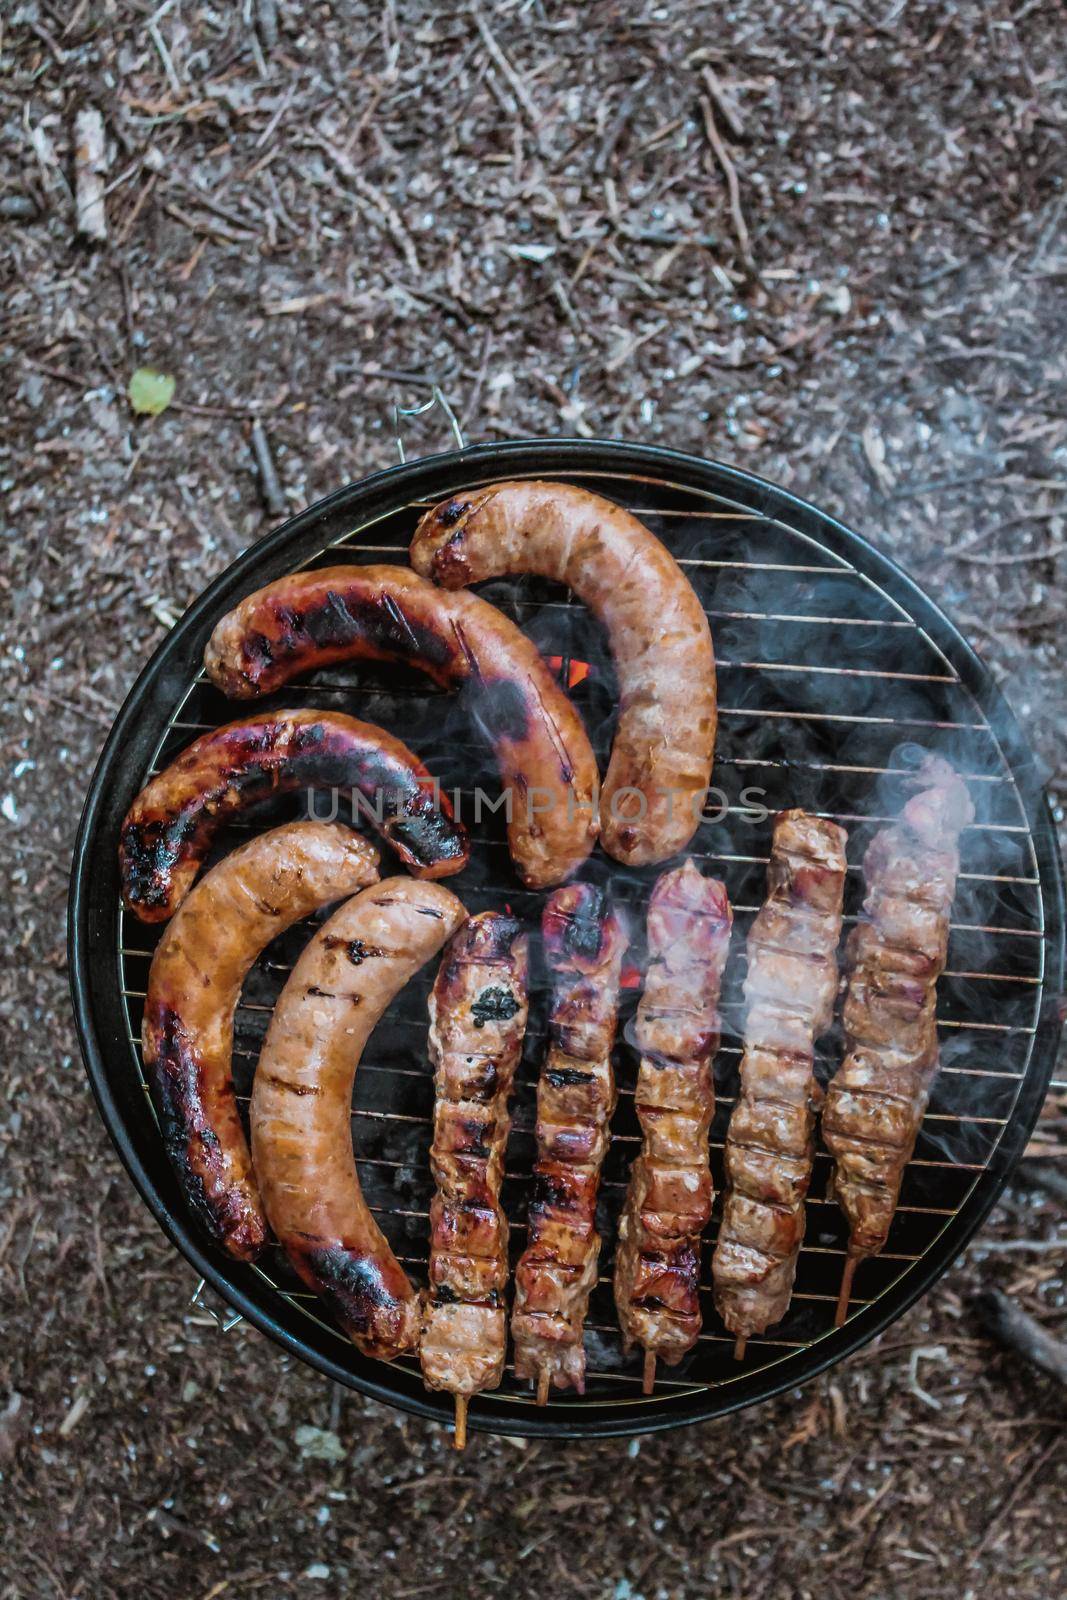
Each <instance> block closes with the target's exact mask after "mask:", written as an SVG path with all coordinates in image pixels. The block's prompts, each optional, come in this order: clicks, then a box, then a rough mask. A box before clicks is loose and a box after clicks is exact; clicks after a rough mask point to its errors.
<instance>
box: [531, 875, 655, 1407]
mask: <svg viewBox="0 0 1067 1600" xmlns="http://www.w3.org/2000/svg"><path fill="white" fill-rule="evenodd" d="M542 933H543V937H544V949H545V960H546V963H547V965H548V969H549V972H550V974H551V978H552V985H553V992H552V1005H551V1012H550V1017H549V1048H548V1052H547V1055H546V1057H545V1061H544V1065H543V1067H542V1069H541V1077H540V1081H539V1083H538V1088H537V1162H536V1164H535V1166H534V1185H533V1194H532V1197H531V1200H530V1210H529V1221H528V1233H527V1243H526V1249H525V1250H524V1251H523V1253H522V1256H521V1258H520V1260H519V1264H518V1266H517V1268H516V1269H515V1309H514V1311H513V1313H512V1319H511V1332H512V1338H513V1339H514V1341H515V1372H516V1375H517V1376H518V1377H520V1378H531V1379H533V1380H534V1381H535V1382H536V1384H537V1400H538V1404H540V1405H543V1404H544V1402H545V1401H546V1400H547V1398H548V1392H549V1388H550V1386H552V1385H555V1387H556V1388H558V1389H566V1388H574V1389H577V1391H578V1393H579V1394H582V1393H584V1390H585V1350H584V1347H583V1344H582V1329H583V1324H584V1322H585V1314H586V1310H587V1308H588V1305H589V1295H590V1293H591V1291H592V1288H593V1285H594V1284H595V1283H596V1279H597V1261H598V1259H599V1256H600V1236H599V1234H598V1233H597V1231H596V1199H597V1190H598V1188H599V1185H600V1167H601V1163H602V1161H603V1159H604V1155H605V1153H606V1151H607V1148H608V1141H609V1137H610V1136H609V1132H608V1124H609V1122H610V1120H611V1114H612V1112H613V1110H614V1109H615V1079H614V1074H613V1072H612V1068H611V1048H612V1044H613V1042H614V1038H615V1025H616V1017H617V1008H618V989H619V973H620V969H621V966H622V957H623V953H624V951H625V949H626V944H627V939H626V933H625V930H624V928H623V924H622V922H621V920H620V919H619V917H618V916H617V914H616V913H615V912H614V911H611V910H609V909H608V907H607V906H606V904H605V900H604V896H603V893H602V891H601V890H599V889H597V888H595V887H594V886H593V885H592V884H589V883H574V884H566V885H564V887H563V888H561V889H557V890H556V891H555V892H554V893H553V894H552V895H551V896H550V898H549V900H548V903H547V905H546V906H545V911H544V916H543V919H542Z"/></svg>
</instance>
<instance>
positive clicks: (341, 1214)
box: [252, 878, 467, 1361]
mask: <svg viewBox="0 0 1067 1600" xmlns="http://www.w3.org/2000/svg"><path fill="white" fill-rule="evenodd" d="M466 915H467V913H466V911H465V910H464V908H463V906H462V905H461V904H460V902H459V901H458V900H457V899H456V897H455V895H453V894H450V893H449V892H448V890H447V889H444V888H442V887H441V885H440V884H436V883H416V882H414V881H413V880H412V879H411V878H388V879H386V880H385V881H383V882H382V883H379V884H377V885H375V887H374V888H372V889H365V890H364V891H363V893H362V894H358V895H356V897H355V899H354V900H349V901H347V902H346V903H345V904H344V905H343V906H342V907H341V909H340V910H339V911H335V912H334V914H333V916H332V917H331V918H330V920H329V921H328V922H326V923H325V924H324V925H323V926H322V928H320V930H319V931H318V933H316V935H315V937H314V938H313V939H312V940H311V942H310V943H309V944H308V946H307V948H306V949H305V951H304V953H303V955H302V956H301V957H300V960H299V961H298V962H297V964H296V966H295V967H294V968H293V970H292V973H291V974H290V977H289V981H288V983H287V984H286V985H285V988H284V989H283V990H282V993H281V995H280V997H279V999H278V1003H277V1005H276V1007H275V1010H274V1016H273V1018H272V1019H271V1024H270V1028H269V1029H268V1032H267V1037H266V1040H265V1042H264V1045H263V1051H262V1054H261V1055H260V1059H259V1067H258V1070H257V1072H256V1081H255V1088H254V1089H253V1092H252V1159H253V1162H254V1163H255V1169H256V1176H257V1178H258V1179H259V1187H260V1192H261V1194H262V1196H263V1204H264V1206H265V1208H266V1212H267V1218H268V1220H269V1222H270V1225H271V1227H272V1228H273V1229H274V1232H275V1234H276V1235H277V1237H278V1240H279V1241H280V1243H281V1244H282V1245H283V1246H284V1248H285V1252H286V1254H287V1255H288V1257H289V1260H290V1261H291V1262H292V1264H293V1266H294V1267H295V1269H296V1271H297V1272H298V1273H299V1274H300V1277H301V1278H302V1279H303V1281H304V1282H305V1283H306V1284H308V1286H309V1287H310V1288H312V1289H314V1290H316V1292H317V1293H318V1294H320V1295H321V1296H322V1298H323V1299H324V1301H325V1302H326V1304H327V1305H328V1306H329V1308H330V1310H331V1311H332V1312H333V1314H334V1316H335V1317H336V1318H337V1320H338V1322H339V1323H340V1324H341V1326H342V1327H343V1328H344V1329H345V1331H346V1332H347V1333H348V1334H349V1336H350V1337H351V1338H352V1339H353V1340H354V1342H355V1343H356V1345H357V1346H358V1347H359V1349H360V1350H361V1351H362V1352H363V1353H364V1355H369V1356H378V1357H380V1358H381V1359H382V1360H383V1361H391V1360H392V1359H393V1357H394V1356H397V1355H400V1354H402V1353H403V1352H404V1351H408V1350H413V1349H414V1348H415V1347H416V1345H417V1344H418V1339H419V1329H420V1325H421V1318H422V1303H421V1297H420V1296H419V1295H418V1294H416V1292H415V1290H414V1289H413V1288H412V1286H411V1284H410V1283H409V1281H408V1278H407V1275H406V1274H405V1272H404V1271H403V1268H402V1267H401V1266H400V1263H399V1262H398V1261H397V1259H396V1257H395V1255H394V1254H393V1252H392V1250H391V1249H390V1248H389V1245H388V1243H387V1241H386V1239H385V1236H384V1234H383V1233H382V1231H381V1229H380V1228H379V1227H378V1224H377V1223H376V1222H375V1220H374V1218H373V1216H372V1215H371V1211H370V1208H369V1206H368V1205H367V1203H366V1201H365V1200H364V1198H363V1194H362V1191H361V1189H360V1185H359V1177H358V1174H357V1172H356V1161H355V1155H354V1153H353V1149H352V1125H351V1110H352V1085H353V1082H354V1080H355V1074H356V1067H357V1066H358V1064H359V1059H360V1056H361V1055H362V1053H363V1049H364V1046H365V1045H366V1042H367V1040H368V1038H369V1037H370V1033H371V1030H372V1029H373V1027H374V1025H375V1023H376V1022H377V1021H378V1019H379V1018H380V1017H381V1015H382V1013H383V1011H384V1010H385V1008H386V1006H387V1005H388V1004H389V1002H390V1001H391V1000H392V999H393V997H394V996H395V995H396V994H398V993H399V991H400V990H401V989H402V988H403V986H404V984H405V983H406V982H407V981H408V979H409V978H411V977H412V976H413V975H414V973H416V972H417V971H418V970H419V968H420V967H421V966H422V965H423V964H424V962H426V961H428V960H429V959H430V958H431V957H432V956H434V955H436V954H437V952H438V950H440V949H441V946H442V945H443V944H444V943H445V941H446V940H447V939H449V938H450V937H451V935H452V934H453V933H454V932H455V931H456V929H457V928H458V927H459V926H460V924H461V923H462V922H463V921H464V920H465V918H466Z"/></svg>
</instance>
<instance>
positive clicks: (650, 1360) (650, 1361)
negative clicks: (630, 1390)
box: [641, 1350, 656, 1394]
mask: <svg viewBox="0 0 1067 1600" xmlns="http://www.w3.org/2000/svg"><path fill="white" fill-rule="evenodd" d="M655 1386H656V1356H655V1352H654V1351H652V1350H646V1351H645V1371H644V1377H643V1378H642V1381H641V1392H642V1393H643V1394H651V1393H652V1391H653V1389H654V1388H655Z"/></svg>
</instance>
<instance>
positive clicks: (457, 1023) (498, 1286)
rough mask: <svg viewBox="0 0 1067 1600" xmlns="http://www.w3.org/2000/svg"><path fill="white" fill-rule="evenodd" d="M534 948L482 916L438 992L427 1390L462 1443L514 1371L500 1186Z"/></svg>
mask: <svg viewBox="0 0 1067 1600" xmlns="http://www.w3.org/2000/svg"><path fill="white" fill-rule="evenodd" d="M526 949H527V939H526V935H525V934H524V933H523V931H522V926H521V924H520V923H518V922H516V920H515V919H514V917H510V916H506V915H505V914H504V913H502V912H499V911H482V912H480V913H479V914H478V915H477V916H475V917H472V918H471V919H470V921H469V922H466V923H464V925H463V927H462V928H460V930H459V932H458V933H457V934H455V936H454V937H453V939H452V941H451V943H450V944H449V945H448V947H447V949H446V950H445V953H444V957H443V958H442V961H441V967H440V970H439V972H438V974H437V981H436V982H435V984H434V987H433V993H432V995H431V996H430V1060H431V1062H432V1063H433V1068H434V1083H435V1087H436V1091H437V1100H436V1105H435V1107H434V1124H433V1144H432V1146H431V1148H430V1166H431V1169H432V1171H433V1176H434V1181H435V1183H436V1186H437V1192H436V1194H435V1195H434V1198H433V1201H432V1202H431V1205H430V1294H429V1302H428V1304H427V1307H426V1318H425V1323H424V1325H423V1332H422V1344H421V1346H420V1350H419V1354H420V1359H421V1361H422V1375H423V1378H424V1379H425V1381H426V1384H427V1387H428V1388H430V1389H446V1390H448V1391H449V1392H450V1393H452V1394H454V1395H455V1397H456V1447H457V1449H462V1448H463V1442H464V1438H465V1433H466V1413H467V1403H468V1401H469V1399H470V1397H471V1395H474V1394H478V1393H479V1392H480V1391H481V1390H483V1389H495V1388H496V1387H497V1385H498V1384H499V1383H500V1380H501V1378H502V1376H503V1373H504V1356H505V1353H506V1350H507V1339H508V1333H507V1312H506V1310H505V1294H506V1291H507V1284H508V1224H507V1218H506V1217H505V1215H504V1211H503V1208H502V1206H501V1204H500V1184H501V1180H502V1179H503V1176H504V1148H505V1146H506V1144H507V1140H508V1129H509V1127H510V1125H511V1123H510V1116H509V1113H508V1097H509V1095H510V1094H511V1087H512V1083H513V1082H514V1078H515V1068H516V1067H517V1065H518V1061H519V1056H520V1055H521V1054H522V1041H523V1036H524V1034H525V1032H526V1016H527V1010H528V1001H527V986H526Z"/></svg>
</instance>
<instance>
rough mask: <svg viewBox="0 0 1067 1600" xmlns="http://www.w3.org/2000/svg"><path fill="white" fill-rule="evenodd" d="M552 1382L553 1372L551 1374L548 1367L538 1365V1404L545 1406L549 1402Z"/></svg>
mask: <svg viewBox="0 0 1067 1600" xmlns="http://www.w3.org/2000/svg"><path fill="white" fill-rule="evenodd" d="M551 1382H552V1374H551V1372H549V1370H548V1368H547V1367H538V1369H537V1404H538V1405H539V1406H544V1405H547V1404H548V1386H549V1384H550V1383H551Z"/></svg>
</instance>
